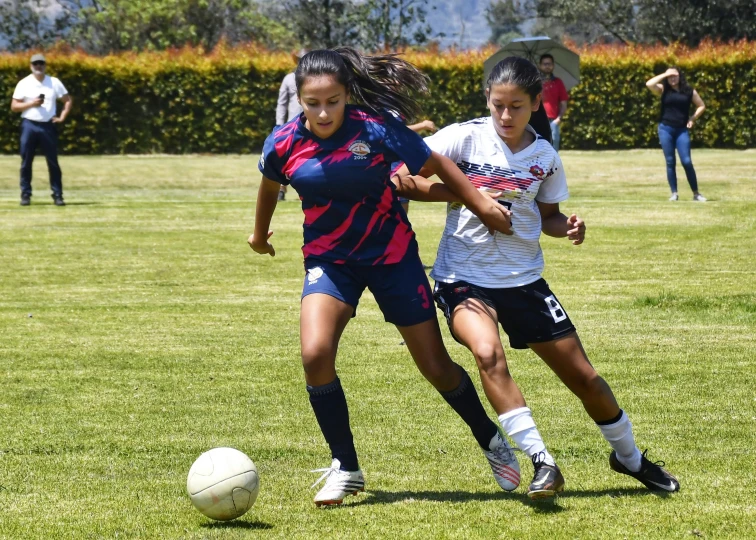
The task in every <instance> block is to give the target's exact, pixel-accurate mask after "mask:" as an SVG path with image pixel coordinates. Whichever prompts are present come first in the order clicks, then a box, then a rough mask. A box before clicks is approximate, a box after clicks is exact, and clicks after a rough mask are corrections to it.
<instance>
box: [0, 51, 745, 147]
mask: <svg viewBox="0 0 756 540" xmlns="http://www.w3.org/2000/svg"><path fill="white" fill-rule="evenodd" d="M493 52H494V51H493V50H484V51H473V52H465V53H460V52H454V51H452V52H446V53H441V54H433V53H430V52H408V53H407V54H406V58H407V59H408V60H410V61H412V62H413V63H415V64H416V65H417V66H418V67H420V68H421V69H422V70H423V71H425V72H426V73H427V74H428V75H429V76H430V78H431V81H432V83H431V93H430V95H429V96H428V97H427V98H426V102H425V103H424V109H425V111H426V113H427V116H428V117H429V118H432V119H433V120H434V121H435V122H436V123H437V124H439V125H446V124H449V123H452V122H456V121H461V120H465V119H469V118H473V117H476V116H481V115H485V114H487V109H486V107H485V100H484V98H483V95H482V88H481V87H482V78H483V61H484V60H485V59H486V58H487V57H488V56H489V55H490V54H492V53H493ZM580 53H581V74H582V80H581V83H580V84H579V85H578V86H576V87H575V88H573V89H572V91H571V102H570V106H569V109H568V113H567V116H566V118H565V122H564V124H563V128H562V138H563V142H562V145H563V148H572V149H599V148H643V147H656V146H658V141H657V138H656V120H657V117H658V112H659V103H658V98H657V97H655V96H653V95H652V94H651V93H650V92H648V91H647V90H646V89H645V86H644V82H645V80H646V79H648V78H649V77H650V76H651V75H653V74H654V73H658V72H661V71H663V69H665V68H666V67H667V66H668V65H671V64H676V65H679V66H681V67H682V69H683V70H685V72H686V73H687V74H688V80H689V81H690V83H691V85H692V86H693V87H694V88H696V89H697V90H698V92H699V94H700V95H701V97H702V98H703V99H704V101H705V102H706V105H707V111H706V113H705V114H704V116H703V118H702V119H701V120H700V121H699V123H698V124H697V126H696V128H695V129H694V130H693V140H694V144H695V145H697V146H706V147H729V148H745V147H756V74H755V73H754V65H755V64H756V43H747V42H741V43H736V44H729V45H715V44H704V45H703V46H702V47H700V48H698V49H696V50H687V49H682V48H674V47H669V48H661V47H656V48H617V47H599V48H592V49H587V50H582V51H580ZM47 57H48V66H49V67H48V71H49V73H50V74H52V75H55V76H57V77H59V78H60V79H61V80H62V81H63V83H64V84H65V86H66V88H67V89H68V90H69V92H70V93H71V95H72V96H73V98H74V100H75V106H74V109H73V112H72V114H71V116H70V117H69V119H68V121H67V122H66V123H65V124H64V125H63V126H61V147H62V151H63V152H64V153H67V154H118V153H188V152H198V153H203V152H210V153H248V152H255V151H259V149H260V148H261V146H262V142H263V140H264V139H265V136H266V135H267V134H268V133H269V131H270V130H271V128H272V126H273V124H274V123H275V104H276V99H277V96H278V87H279V84H280V81H281V79H282V78H283V76H284V75H285V74H286V73H287V72H289V71H290V70H291V69H292V68H293V66H294V64H293V62H292V59H291V58H290V57H289V56H288V55H287V54H285V53H270V52H264V51H260V50H258V49H255V48H254V47H245V48H240V49H222V50H219V51H215V52H214V53H213V54H211V55H201V54H199V53H198V52H196V51H193V50H190V49H187V50H182V51H174V52H167V53H143V54H138V55H118V56H108V57H91V56H86V55H84V54H81V53H70V52H63V51H52V52H49V53H48V54H47ZM28 58H29V55H28V54H23V55H21V54H16V55H9V54H5V55H0V86H2V88H4V89H5V90H4V91H5V94H6V103H8V104H9V103H10V99H11V95H12V92H13V88H14V87H15V85H16V83H17V82H18V80H20V79H21V78H22V77H24V76H26V75H27V74H28V73H29V71H28V69H29V68H28ZM18 126H19V116H18V115H17V114H15V113H12V112H11V111H10V109H9V107H8V106H4V107H1V108H0V153H6V154H10V153H16V152H17V151H18Z"/></svg>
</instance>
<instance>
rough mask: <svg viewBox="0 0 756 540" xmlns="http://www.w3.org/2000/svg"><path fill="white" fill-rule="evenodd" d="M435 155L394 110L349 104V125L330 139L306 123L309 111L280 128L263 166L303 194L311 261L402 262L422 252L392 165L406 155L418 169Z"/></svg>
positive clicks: (306, 250)
mask: <svg viewBox="0 0 756 540" xmlns="http://www.w3.org/2000/svg"><path fill="white" fill-rule="evenodd" d="M430 154H431V151H430V149H429V148H428V146H427V145H426V144H425V143H424V142H423V139H422V138H421V137H420V136H419V135H417V134H416V133H414V132H413V131H412V130H410V129H409V128H407V127H406V126H405V125H404V124H403V123H402V122H401V121H399V120H397V119H396V118H394V117H393V116H391V115H390V114H386V115H380V114H377V113H375V112H373V111H372V110H370V109H367V108H364V107H358V106H354V105H347V106H346V110H345V111H344V122H343V124H342V125H341V126H340V127H339V129H337V130H336V132H335V133H334V134H333V135H331V136H330V137H328V138H327V139H321V138H320V137H318V136H317V135H315V134H314V133H312V132H310V131H309V130H308V129H307V128H306V127H305V117H304V115H300V116H299V118H296V119H293V120H292V121H290V122H288V123H286V124H284V125H283V126H281V127H279V128H276V129H275V130H274V131H273V133H271V134H270V135H269V136H268V138H267V139H266V140H265V145H264V146H263V153H262V156H260V163H259V166H258V167H259V169H260V172H261V173H262V174H263V176H265V177H266V178H269V179H271V180H274V181H276V182H280V183H281V184H284V185H289V184H291V185H292V186H293V187H294V189H296V190H297V193H299V197H300V199H301V200H302V210H303V211H304V214H305V219H304V227H303V228H304V245H303V246H302V252H303V253H304V256H305V259H311V258H317V259H322V260H326V261H331V262H334V263H339V264H344V263H350V264H361V265H375V264H395V263H398V262H400V261H401V260H402V259H403V258H404V255H405V254H407V253H408V252H409V251H410V250H413V251H414V252H417V242H416V241H415V233H414V231H413V230H412V226H411V225H410V223H409V220H408V219H407V215H406V214H405V213H404V210H403V209H402V207H401V205H400V204H399V202H398V201H397V199H396V193H395V187H394V185H393V184H392V183H391V180H390V177H389V174H390V172H391V171H390V167H391V163H392V162H396V161H402V162H404V163H405V164H406V165H407V168H408V169H409V170H410V172H411V173H412V174H416V173H418V172H419V171H420V169H421V168H422V166H423V165H424V164H425V162H426V161H427V160H428V158H429V157H430Z"/></svg>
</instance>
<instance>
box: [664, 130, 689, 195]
mask: <svg viewBox="0 0 756 540" xmlns="http://www.w3.org/2000/svg"><path fill="white" fill-rule="evenodd" d="M659 142H660V143H661V147H662V150H663V151H664V159H665V160H666V161H667V182H669V189H671V190H672V192H673V193H677V172H676V171H675V148H677V153H678V154H680V163H682V166H683V169H685V176H686V177H687V178H688V184H690V189H692V190H693V193H698V179H697V178H696V170H695V169H694V168H693V162H692V161H691V159H690V135H689V134H688V128H684V127H683V128H676V127H671V126H668V125H666V124H659Z"/></svg>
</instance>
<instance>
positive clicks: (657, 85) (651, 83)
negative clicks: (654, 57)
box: [646, 68, 677, 96]
mask: <svg viewBox="0 0 756 540" xmlns="http://www.w3.org/2000/svg"><path fill="white" fill-rule="evenodd" d="M673 72H674V73H677V70H675V69H672V68H670V69H668V70H667V71H665V72H664V73H661V74H659V75H657V76H656V77H651V78H650V79H649V80H647V81H646V88H648V89H649V90H651V93H652V94H656V95H657V96H660V95H662V94H663V93H664V85H663V84H662V81H664V79H666V78H667V77H669V76H670V75H672V74H673Z"/></svg>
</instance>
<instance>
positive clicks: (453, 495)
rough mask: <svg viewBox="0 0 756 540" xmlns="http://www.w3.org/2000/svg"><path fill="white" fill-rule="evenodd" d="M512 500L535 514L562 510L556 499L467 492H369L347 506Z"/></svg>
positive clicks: (504, 493)
mask: <svg viewBox="0 0 756 540" xmlns="http://www.w3.org/2000/svg"><path fill="white" fill-rule="evenodd" d="M503 500H514V501H519V502H520V503H522V504H524V505H526V506H530V507H532V508H533V509H534V510H535V511H536V512H543V513H556V512H562V511H563V510H564V508H562V507H561V506H559V505H558V504H557V500H558V499H541V500H538V501H532V500H530V498H528V496H527V495H525V494H524V493H506V492H504V491H502V492H498V493H480V492H477V493H473V492H469V491H382V490H369V491H366V492H365V495H364V496H361V497H360V500H359V501H357V502H355V503H352V504H350V505H348V506H350V507H353V506H361V505H372V504H396V503H401V502H414V501H430V502H452V503H459V502H469V501H479V502H480V501H503Z"/></svg>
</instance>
